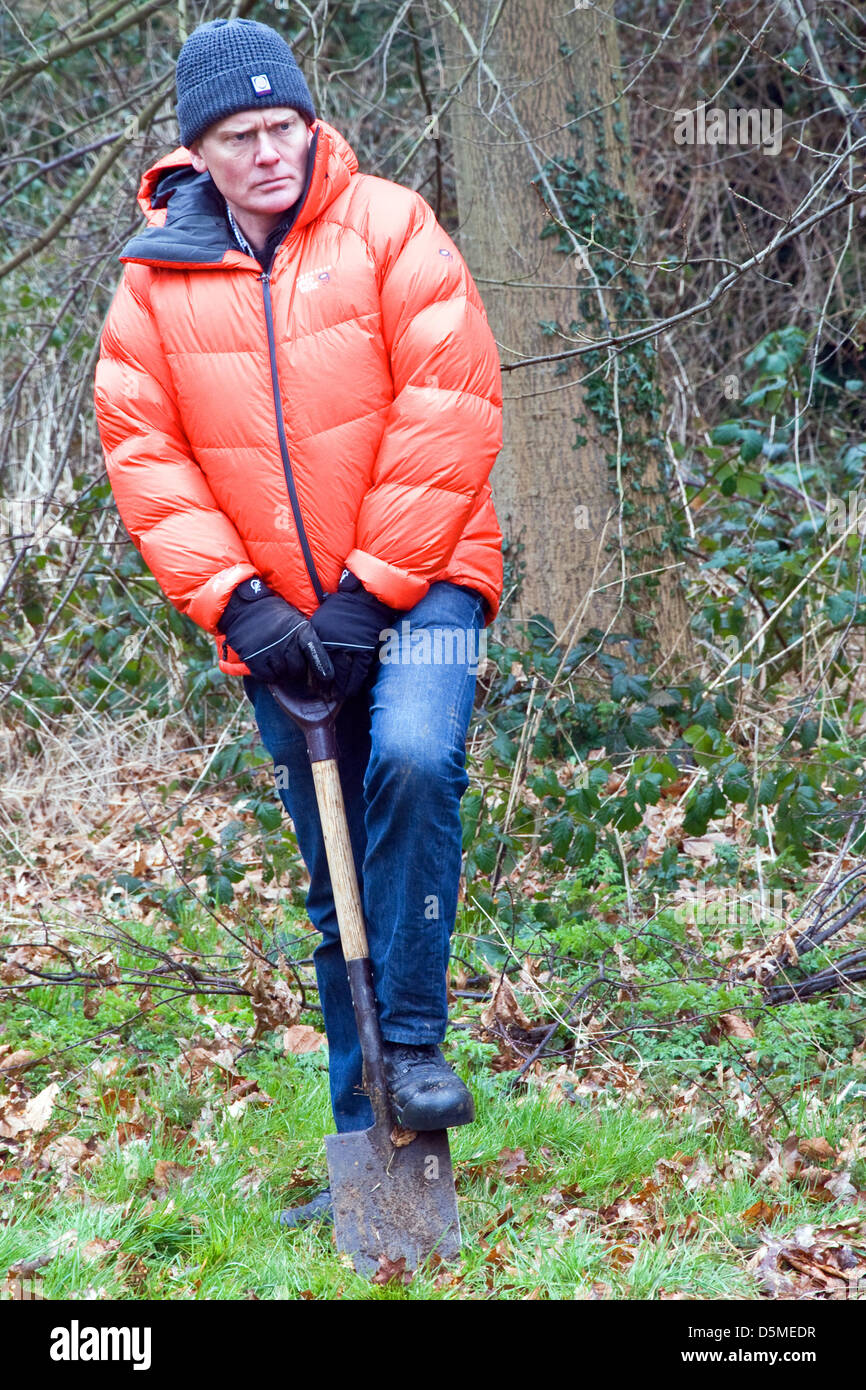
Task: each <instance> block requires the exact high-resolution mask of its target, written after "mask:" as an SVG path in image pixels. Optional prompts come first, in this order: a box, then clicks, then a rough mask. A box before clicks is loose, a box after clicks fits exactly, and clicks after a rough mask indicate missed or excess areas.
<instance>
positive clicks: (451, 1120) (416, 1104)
mask: <svg viewBox="0 0 866 1390" xmlns="http://www.w3.org/2000/svg"><path fill="white" fill-rule="evenodd" d="M394 1115H395V1118H396V1120H397V1123H398V1125H400V1127H401V1128H402V1129H414V1130H416V1131H417V1132H419V1133H423V1132H424V1131H425V1130H435V1129H457V1128H458V1127H459V1126H460V1125H471V1124H472V1122H473V1120H474V1119H475V1102H474V1101H473V1099H472V1097H471V1096H470V1095H467V1096H466V1098H465V1099H464V1100H462V1101H457V1102H455V1104H453V1105H450V1106H445V1107H443V1108H442V1109H441V1110H439V1111H438V1112H437V1111H436V1110H435V1109H433V1108H431V1107H430V1106H429V1105H426V1106H425V1105H424V1103H423V1098H419V1099H418V1100H410V1101H408V1102H407V1103H406V1105H396V1104H395V1105H394Z"/></svg>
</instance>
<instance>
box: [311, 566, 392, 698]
mask: <svg viewBox="0 0 866 1390" xmlns="http://www.w3.org/2000/svg"><path fill="white" fill-rule="evenodd" d="M397 611H398V610H397V609H394V608H389V607H388V605H387V603H383V602H382V600H381V599H378V598H376V596H375V594H371V593H368V592H367V590H366V589H365V588H364V586H363V584H362V583H361V581H360V579H359V578H358V577H357V575H354V574H352V571H351V570H343V573H342V576H341V578H340V583H339V587H338V589H337V592H336V593H334V594H328V595H327V597H326V598H325V601H324V603H323V604H322V605H321V607H319V608H317V609H316V611H315V613H314V614H313V616H312V618H311V619H310V622H311V624H312V626H313V628H314V629H315V632H316V634H317V635H318V636H319V637H320V638H321V640H322V641H323V642H324V644H325V646H326V647H327V648H328V651H329V652H330V654H331V660H332V661H333V663H334V672H335V676H334V694H335V695H336V696H338V697H339V698H340V699H348V698H349V697H350V696H352V695H356V694H357V693H358V691H359V690H360V689H361V686H362V685H363V684H364V681H365V680H366V679H367V676H368V675H369V672H370V668H371V667H372V665H373V663H374V661H375V660H376V657H377V655H378V652H379V647H380V645H381V639H380V637H379V633H380V632H381V631H382V629H383V628H386V627H390V626H391V624H392V623H393V621H394V619H395V617H396V616H397Z"/></svg>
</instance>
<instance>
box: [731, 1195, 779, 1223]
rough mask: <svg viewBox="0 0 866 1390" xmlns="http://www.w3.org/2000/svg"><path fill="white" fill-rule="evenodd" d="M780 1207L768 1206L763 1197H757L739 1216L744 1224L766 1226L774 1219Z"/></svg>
mask: <svg viewBox="0 0 866 1390" xmlns="http://www.w3.org/2000/svg"><path fill="white" fill-rule="evenodd" d="M781 1210H782V1208H781V1207H777V1206H770V1205H769V1203H767V1202H765V1201H764V1199H763V1197H759V1198H758V1200H757V1202H755V1203H754V1204H753V1205H752V1206H750V1207H748V1208H747V1209H746V1211H744V1212H743V1213H742V1215H741V1217H740V1220H741V1221H742V1223H743V1225H744V1226H767V1225H769V1223H770V1222H771V1221H775V1219H776V1217H777V1216H778V1215H779V1212H780V1211H781Z"/></svg>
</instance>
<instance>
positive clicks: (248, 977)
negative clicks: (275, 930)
mask: <svg viewBox="0 0 866 1390" xmlns="http://www.w3.org/2000/svg"><path fill="white" fill-rule="evenodd" d="M240 981H241V984H242V985H243V987H244V989H245V990H247V992H248V994H249V999H250V1004H251V1006H252V1010H253V1018H254V1019H255V1025H254V1027H253V1032H252V1040H255V1039H256V1038H260V1037H262V1036H263V1035H264V1034H265V1033H273V1032H274V1031H275V1030H276V1029H278V1028H286V1027H291V1026H292V1025H293V1024H296V1023H297V1021H298V1019H299V1017H300V1014H301V1001H300V999H299V998H298V996H297V995H296V994H293V992H292V990H291V988H290V986H289V984H288V982H287V981H286V980H284V979H282V978H281V976H280V975H279V974H278V973H277V971H276V970H275V969H274V968H273V967H272V966H270V965H268V964H267V962H266V961H263V960H260V959H259V957H258V956H256V955H254V954H253V952H252V951H247V953H246V959H245V961H244V964H243V967H242V969H241V972H240Z"/></svg>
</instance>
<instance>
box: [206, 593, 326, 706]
mask: <svg viewBox="0 0 866 1390" xmlns="http://www.w3.org/2000/svg"><path fill="white" fill-rule="evenodd" d="M219 627H220V631H221V632H222V634H223V636H224V637H225V639H226V642H227V643H228V645H229V646H230V647H231V648H232V649H233V650H234V651H236V652H237V654H238V656H239V657H240V658H241V659H242V660H243V661H245V662H246V664H247V666H248V667H249V668H250V674H251V675H252V676H253V677H254V678H255V679H256V680H257V681H276V682H279V681H285V682H287V683H289V684H292V685H306V683H307V671H308V670H310V671H312V673H313V675H314V676H315V677H316V679H317V681H318V682H319V683H320V684H321V685H323V686H327V685H329V684H330V683H331V682H332V681H333V679H334V667H333V665H332V663H331V658H330V657H329V656H328V653H327V652H326V650H325V648H324V646H323V645H322V643H321V641H320V640H319V638H318V637H317V635H316V633H315V632H314V631H313V629H312V627H311V625H310V622H309V619H307V618H305V617H304V615H303V613H301V612H300V611H299V610H298V609H297V608H294V607H293V606H292V604H291V603H287V602H286V600H285V599H284V598H280V595H279V594H275V593H274V591H273V589H269V588H268V586H267V584H266V583H265V582H264V580H263V579H259V578H258V577H257V576H256V577H254V578H252V579H245V580H244V582H243V583H242V584H239V585H238V587H237V588H236V589H235V591H234V593H233V594H232V596H231V598H230V599H229V601H228V603H227V604H226V607H225V609H224V611H223V615H222V618H221V619H220V623H219Z"/></svg>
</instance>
